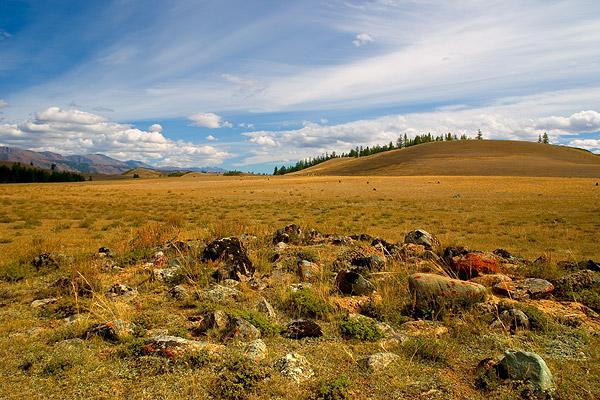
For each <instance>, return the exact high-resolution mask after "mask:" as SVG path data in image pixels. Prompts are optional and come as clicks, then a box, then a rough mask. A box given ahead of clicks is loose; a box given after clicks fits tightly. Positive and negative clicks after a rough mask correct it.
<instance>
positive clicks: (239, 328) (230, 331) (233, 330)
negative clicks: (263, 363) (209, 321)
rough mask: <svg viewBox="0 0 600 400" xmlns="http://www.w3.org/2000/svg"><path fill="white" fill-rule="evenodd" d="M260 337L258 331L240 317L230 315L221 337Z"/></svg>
mask: <svg viewBox="0 0 600 400" xmlns="http://www.w3.org/2000/svg"><path fill="white" fill-rule="evenodd" d="M258 338H260V331H259V330H258V329H257V328H256V327H255V326H254V325H252V324H251V323H250V322H248V321H246V320H245V319H243V318H240V317H230V318H229V324H228V325H227V328H226V332H225V334H224V335H223V339H224V340H226V339H236V340H253V339H258Z"/></svg>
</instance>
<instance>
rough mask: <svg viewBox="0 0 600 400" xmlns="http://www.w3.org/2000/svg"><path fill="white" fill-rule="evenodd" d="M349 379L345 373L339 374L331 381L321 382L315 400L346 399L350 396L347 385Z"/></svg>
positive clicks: (348, 384)
mask: <svg viewBox="0 0 600 400" xmlns="http://www.w3.org/2000/svg"><path fill="white" fill-rule="evenodd" d="M349 386H350V379H348V377H347V376H346V375H341V376H339V377H337V378H336V379H334V380H333V381H331V382H322V383H321V386H320V387H319V390H318V391H317V395H316V396H315V400H346V399H349V398H350V395H349V394H348V387H349Z"/></svg>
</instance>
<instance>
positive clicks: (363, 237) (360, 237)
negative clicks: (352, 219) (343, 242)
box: [350, 233, 375, 242]
mask: <svg viewBox="0 0 600 400" xmlns="http://www.w3.org/2000/svg"><path fill="white" fill-rule="evenodd" d="M350 239H352V240H357V241H360V242H372V241H373V239H375V238H374V237H373V236H371V235H369V234H368V233H360V234H358V235H350Z"/></svg>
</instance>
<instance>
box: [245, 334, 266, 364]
mask: <svg viewBox="0 0 600 400" xmlns="http://www.w3.org/2000/svg"><path fill="white" fill-rule="evenodd" d="M268 354H269V353H268V351H267V345H266V344H265V342H263V341H262V340H261V339H256V340H253V341H252V342H250V343H248V345H247V346H246V349H245V350H244V356H245V357H246V358H248V359H249V360H251V361H254V362H260V361H262V360H264V359H266V358H267V356H268Z"/></svg>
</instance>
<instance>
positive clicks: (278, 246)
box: [273, 242, 288, 261]
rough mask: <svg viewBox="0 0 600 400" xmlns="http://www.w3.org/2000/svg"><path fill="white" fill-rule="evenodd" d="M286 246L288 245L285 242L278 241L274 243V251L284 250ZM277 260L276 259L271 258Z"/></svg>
mask: <svg viewBox="0 0 600 400" xmlns="http://www.w3.org/2000/svg"><path fill="white" fill-rule="evenodd" d="M287 248H288V245H287V244H286V243H285V242H279V243H277V244H276V245H275V251H284V250H285V249H287ZM273 261H277V260H273Z"/></svg>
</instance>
